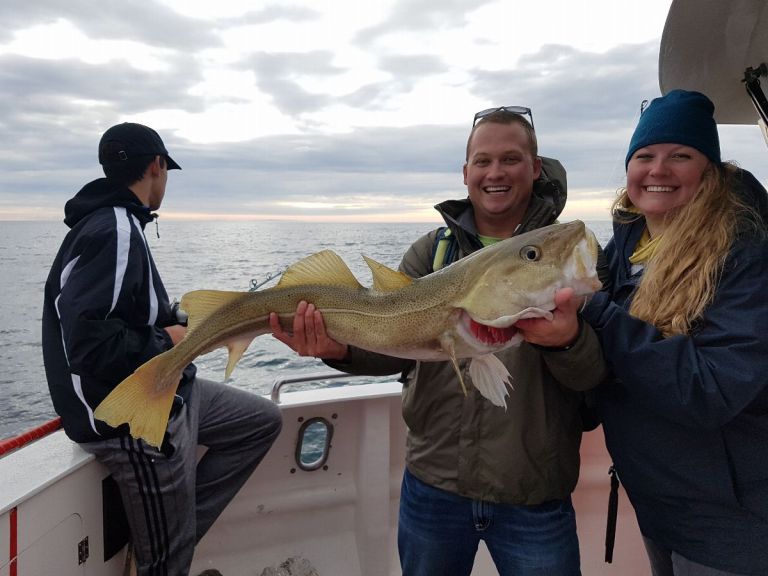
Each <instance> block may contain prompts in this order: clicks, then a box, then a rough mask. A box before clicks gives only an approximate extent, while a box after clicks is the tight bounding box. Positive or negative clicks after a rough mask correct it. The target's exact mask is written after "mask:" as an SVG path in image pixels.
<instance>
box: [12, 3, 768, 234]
mask: <svg viewBox="0 0 768 576" xmlns="http://www.w3.org/2000/svg"><path fill="white" fill-rule="evenodd" d="M497 4H498V3H494V2H480V3H476V2H474V1H472V2H470V1H464V0H449V1H448V3H447V4H446V3H445V2H442V3H437V2H428V1H417V2H413V1H405V0H403V1H400V2H394V3H392V4H391V5H389V6H388V7H387V5H385V4H381V5H376V6H375V7H369V8H366V10H363V11H362V12H358V11H351V9H350V8H347V9H344V8H343V7H339V6H337V4H336V3H334V5H333V7H334V10H335V11H334V12H332V13H329V12H326V11H325V9H324V8H322V7H315V5H314V4H311V3H307V5H306V6H302V5H301V4H300V3H296V4H291V5H282V4H277V3H274V4H266V5H264V6H263V7H260V8H259V9H257V10H250V11H248V10H247V9H246V10H243V11H242V13H240V14H237V12H236V10H235V8H234V7H233V6H234V4H230V3H225V4H222V6H221V9H218V7H217V9H216V10H213V9H211V7H210V6H208V5H203V4H200V5H199V6H198V12H197V14H198V17H190V16H184V15H182V14H179V13H178V12H177V11H175V10H173V9H172V8H170V7H169V6H170V5H171V0H165V3H160V2H151V1H148V2H142V3H138V2H136V1H133V0H129V1H128V2H122V3H120V4H117V3H104V4H102V5H101V10H97V11H95V12H94V10H93V3H91V2H85V1H84V0H75V1H74V2H67V3H61V2H58V1H55V2H54V1H53V0H41V1H38V2H20V1H17V2H7V3H2V4H0V18H2V20H1V21H2V22H3V27H2V30H0V98H2V100H3V102H5V103H7V104H6V106H4V107H3V108H2V109H0V218H2V217H3V216H4V215H6V216H7V214H9V213H11V212H13V214H18V213H21V210H20V208H19V207H20V206H26V207H27V208H28V213H29V214H32V215H40V214H48V215H50V214H53V215H54V217H57V218H58V217H59V214H60V213H61V210H62V206H63V204H64V201H65V200H66V199H67V198H68V197H70V196H71V195H72V194H74V192H76V191H77V190H78V189H79V188H80V187H81V186H82V185H83V184H84V183H86V182H87V181H89V180H92V179H94V178H98V177H99V176H101V171H100V167H99V166H98V164H97V162H96V145H97V143H98V140H99V138H100V136H101V133H102V132H103V131H104V130H105V129H106V128H107V127H109V126H110V125H112V124H115V123H118V122H122V121H125V120H132V121H139V122H144V123H147V124H150V125H152V126H153V127H155V128H156V129H157V130H158V131H159V132H160V133H161V135H162V137H163V139H164V140H165V143H166V145H167V147H168V149H169V150H170V152H171V154H172V155H173V156H174V158H175V159H177V160H178V161H179V162H180V164H181V165H182V166H183V170H182V171H181V172H175V173H173V174H172V177H171V180H170V185H169V186H170V190H169V194H168V196H167V198H166V203H165V204H164V206H163V210H164V212H165V211H167V212H168V213H171V214H172V213H174V212H175V213H182V212H183V213H187V214H189V213H192V212H199V213H218V214H234V213H240V212H247V213H252V214H258V215H262V216H274V217H277V216H281V217H283V216H285V217H287V216H289V215H291V214H294V215H295V216H297V217H300V216H307V215H312V216H316V217H331V216H332V214H334V213H335V214H338V215H340V216H349V217H352V216H357V217H361V218H362V217H373V216H381V215H382V214H386V215H388V216H389V217H391V218H393V219H396V218H397V217H398V215H400V217H405V215H411V216H412V215H414V214H422V215H423V214H430V215H431V206H432V204H434V203H436V202H438V201H440V200H443V199H446V198H461V197H463V196H464V195H465V193H466V190H465V188H464V186H463V184H462V181H461V166H462V164H463V161H464V152H465V145H466V138H467V136H468V133H469V129H470V127H471V118H472V114H473V113H474V112H475V111H476V110H479V109H482V108H487V107H490V106H498V105H515V104H517V105H525V106H529V107H531V108H532V109H533V118H534V122H535V125H536V129H537V133H538V137H539V148H540V152H541V154H543V155H547V156H551V157H555V158H558V159H559V160H560V161H561V162H562V163H563V164H564V165H565V167H566V168H567V170H568V183H569V195H570V200H571V201H572V203H573V206H574V207H582V208H584V209H587V208H589V207H594V206H597V205H599V203H600V202H603V203H604V204H605V205H606V206H607V204H608V202H609V200H610V198H611V197H612V195H613V192H614V190H615V189H616V188H617V187H618V186H619V185H620V184H621V182H622V180H623V178H624V154H625V151H626V145H627V142H628V141H629V137H630V135H631V132H632V129H633V127H634V125H635V123H636V121H637V117H638V114H639V105H640V102H641V101H642V100H643V99H650V98H653V97H655V96H657V95H658V93H659V92H658V90H659V89H658V83H657V82H658V80H657V76H656V74H657V72H656V66H657V61H658V43H659V41H658V38H655V39H650V40H647V41H644V42H636V43H633V44H622V45H618V46H614V47H612V48H607V49H604V50H600V51H596V50H594V49H585V48H577V47H574V46H573V45H564V44H562V43H556V42H554V41H553V40H555V39H556V37H557V35H556V34H552V35H550V36H549V37H548V38H547V41H546V42H544V43H538V44H531V45H530V46H528V45H526V46H525V48H523V49H514V50H511V51H508V52H506V53H503V54H502V56H503V57H502V58H501V59H499V58H498V57H493V58H491V57H490V55H492V54H496V55H498V51H499V50H501V49H502V48H501V44H500V42H501V41H502V40H504V38H501V37H487V35H484V34H483V33H482V32H483V30H484V29H485V26H483V24H485V25H489V26H490V25H495V24H496V23H497V22H496V20H493V21H490V20H484V18H485V19H487V18H498V15H497V14H498V11H497V10H496V8H497V7H498V6H497ZM183 6H186V4H185V5H183ZM206 6H208V7H207V8H206ZM318 6H319V5H318ZM202 8H206V10H208V11H209V12H210V14H211V15H210V16H205V17H203V16H199V15H200V14H202V12H201V11H200V10H202ZM181 9H182V8H179V10H181ZM376 10H378V11H376ZM505 10H506V11H502V13H503V14H505V15H506V16H508V15H509V14H508V12H509V9H508V8H505ZM369 12H376V13H375V14H370V15H369ZM189 13H192V14H194V13H195V12H193V11H190V12H189ZM236 14H237V15H236ZM343 16H349V17H350V18H352V17H354V21H350V23H349V24H347V23H346V22H342V21H341V20H339V21H336V20H334V18H336V19H338V18H341V17H343ZM369 16H370V17H369ZM506 16H505V17H506ZM62 21H66V22H68V23H69V24H68V25H67V26H69V28H68V27H63V28H62V27H61V26H60V24H57V23H60V22H62ZM48 25H50V26H53V28H51V30H53V31H54V32H62V31H63V32H64V33H66V34H69V35H70V36H68V38H73V37H74V38H76V39H77V40H78V42H81V43H82V45H83V46H84V47H87V48H88V50H89V51H91V52H93V51H96V52H99V51H101V52H103V54H99V56H101V57H100V58H95V59H86V58H85V57H84V56H83V57H78V56H77V54H76V53H75V52H73V51H68V50H65V49H64V48H66V47H65V46H62V47H61V50H60V52H61V53H58V54H57V53H44V54H34V55H30V53H26V52H25V49H23V47H21V44H20V43H19V42H18V41H17V40H18V38H20V37H21V36H23V35H24V34H27V33H28V32H29V30H31V29H33V28H35V27H40V26H48ZM72 27H74V28H72ZM329 27H330V28H329ZM45 30H47V29H45ZM73 30H74V32H73ZM478 30H480V33H479V34H478V33H477V31H478ZM51 33H53V32H51ZM77 34H81V35H82V37H81V36H77ZM20 35H21V36H20ZM73 35H74V36H73ZM542 35H543V36H546V30H542ZM350 38H352V39H353V42H352V44H350V43H349V39H350ZM458 39H462V42H461V46H460V48H461V50H458V51H452V49H453V48H454V46H453V44H456V42H455V40H458ZM116 41H119V42H123V44H120V45H119V46H118V47H120V48H123V49H129V51H128V52H126V53H119V51H117V52H112V50H113V49H114V48H115V45H114V44H111V43H113V42H116ZM25 46H26V45H25ZM33 47H34V46H33ZM108 47H109V50H108V49H107V48H108ZM31 52H32V53H34V50H32V51H31ZM70 52H72V53H71V54H70ZM134 52H141V53H142V58H136V57H135V54H134ZM232 127H236V128H237V131H236V136H234V137H228V133H229V132H228V130H229V131H230V132H231V131H232ZM214 128H215V129H219V128H220V130H217V131H216V132H215V133H216V135H217V136H216V137H215V138H213V137H209V138H205V137H204V136H205V134H206V133H209V132H210V130H211V129H214ZM207 131H208V132H207ZM220 134H221V136H219V135H220ZM721 142H722V146H723V155H724V157H727V158H735V159H737V160H739V161H741V162H743V163H744V165H745V167H747V168H751V169H753V170H754V171H755V174H756V175H757V176H758V178H760V179H761V180H762V181H766V180H768V168H763V166H765V163H764V162H760V161H758V160H756V158H760V157H759V156H757V155H759V154H762V157H764V154H765V148H764V144H763V143H762V140H761V138H760V136H759V132H758V131H757V128H756V127H738V128H736V127H724V128H721ZM419 206H421V208H419ZM590 209H591V208H590ZM601 214H602V213H601Z"/></svg>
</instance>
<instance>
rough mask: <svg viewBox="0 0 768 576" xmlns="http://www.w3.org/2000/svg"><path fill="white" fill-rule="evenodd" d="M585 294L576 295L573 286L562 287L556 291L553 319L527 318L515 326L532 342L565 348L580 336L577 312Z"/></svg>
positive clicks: (582, 303)
mask: <svg viewBox="0 0 768 576" xmlns="http://www.w3.org/2000/svg"><path fill="white" fill-rule="evenodd" d="M584 299H585V297H584V296H576V295H574V293H573V288H562V289H561V290H558V291H557V292H556V293H555V309H554V310H552V316H553V318H552V320H551V321H550V320H547V319H546V318H526V319H525V320H519V321H518V322H517V323H516V324H515V327H516V328H517V329H518V330H520V332H521V333H522V336H523V338H524V339H525V340H526V341H527V342H530V343H531V344H538V345H539V346H546V347H548V348H565V347H567V346H570V345H572V344H573V343H574V342H575V341H576V338H578V337H579V320H578V317H577V315H576V313H577V312H578V311H579V309H581V307H582V306H583V305H584Z"/></svg>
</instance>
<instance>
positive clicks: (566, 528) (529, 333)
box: [270, 106, 605, 576]
mask: <svg viewBox="0 0 768 576" xmlns="http://www.w3.org/2000/svg"><path fill="white" fill-rule="evenodd" d="M526 116H527V118H526ZM543 163H544V167H543ZM543 168H544V169H543ZM463 172H464V183H465V184H466V186H467V189H468V195H469V197H468V198H467V199H465V200H448V201H445V202H443V203H441V204H439V205H437V206H436V209H437V210H438V211H439V212H440V214H441V215H442V216H443V218H444V220H445V222H446V225H447V228H448V230H450V235H452V236H453V240H452V242H455V245H454V248H455V249H453V250H452V251H451V253H452V254H453V259H454V260H459V259H462V258H464V257H465V256H468V255H470V254H472V253H476V252H477V251H478V250H480V249H481V248H483V247H485V246H490V245H492V244H495V243H497V242H499V241H503V240H504V239H507V238H511V237H516V236H518V235H521V234H523V233H527V232H531V231H533V230H536V229H539V228H541V227H545V226H548V225H550V224H553V223H554V222H555V221H556V218H557V216H558V215H559V213H560V212H561V211H562V209H563V207H564V204H565V171H564V170H563V168H562V166H560V164H559V162H557V161H553V160H549V159H544V160H542V158H540V157H539V156H538V149H537V143H536V135H535V132H534V128H533V119H532V115H531V111H530V109H528V108H522V107H517V106H513V107H501V108H493V109H489V110H484V111H482V112H479V113H478V114H476V115H475V118H474V123H473V128H472V131H471V133H470V136H469V139H468V142H467V155H466V163H465V164H464V169H463ZM532 234H533V235H526V237H525V238H528V237H529V236H530V238H531V240H530V244H528V245H525V246H523V247H516V250H519V252H520V257H521V259H522V260H526V261H527V262H525V263H521V264H520V266H519V267H518V268H517V269H515V270H514V271H513V272H511V273H510V274H509V275H508V276H509V277H510V278H514V280H515V281H517V282H519V283H520V286H519V287H518V288H517V289H516V291H517V292H519V293H526V295H527V296H528V297H531V295H532V294H533V295H534V298H533V300H538V301H540V302H541V305H540V306H529V307H528V308H525V309H524V310H523V311H522V312H521V313H518V314H516V315H515V316H507V317H506V321H504V322H502V321H501V320H498V321H497V322H495V323H491V324H484V323H482V322H480V321H479V320H478V318H472V319H471V320H470V322H469V324H468V325H469V331H470V332H471V333H472V334H473V335H474V336H475V337H476V338H477V339H478V340H480V341H482V342H486V343H488V344H498V343H501V342H502V341H503V342H504V346H498V347H497V348H496V349H493V350H491V351H492V352H496V354H495V355H494V354H487V356H492V357H494V358H498V359H499V360H501V362H502V363H503V366H504V367H505V371H506V370H508V371H509V373H510V374H511V382H510V384H511V386H510V388H511V391H510V392H508V391H507V390H503V391H502V392H501V393H499V391H498V390H494V391H493V393H490V394H489V393H487V392H488V391H487V390H486V391H483V387H482V386H481V385H480V383H479V380H482V379H483V375H482V371H479V370H477V369H473V365H474V364H475V363H476V362H477V360H474V361H472V362H471V363H470V362H467V361H466V360H457V359H456V357H455V355H453V354H451V355H450V358H451V361H443V362H437V361H434V360H435V358H429V357H427V356H422V357H416V358H413V357H412V358H411V359H404V358H400V357H393V356H390V355H383V354H377V353H373V352H369V351H367V350H363V349H361V348H360V347H357V346H354V345H350V344H347V343H342V342H340V341H338V338H337V339H333V338H332V337H331V336H330V333H331V332H332V330H331V329H329V317H328V313H326V314H325V315H324V314H323V313H322V311H321V310H322V306H320V305H317V307H316V304H317V303H316V302H310V303H308V302H307V301H302V302H301V303H300V304H299V305H298V307H297V308H296V310H295V315H294V316H293V318H292V321H290V317H287V316H285V315H278V314H272V315H271V317H270V325H271V327H272V331H273V334H274V335H275V337H276V338H277V339H278V340H280V341H282V342H284V343H285V344H287V345H288V346H290V347H291V348H293V349H294V350H295V351H297V352H298V353H299V354H301V355H303V356H315V357H318V358H323V359H324V360H325V361H326V363H328V364H329V365H331V366H333V367H335V368H337V369H340V370H343V371H345V372H350V373H356V374H368V375H386V374H395V373H398V372H400V373H402V381H403V416H404V418H405V421H406V423H407V425H408V429H409V432H408V447H407V455H406V461H407V462H406V463H407V466H406V471H405V475H404V478H403V484H402V491H401V503H400V520H399V530H398V546H399V551H400V559H401V565H402V569H403V574H404V575H405V576H432V575H435V574H441V575H449V576H451V575H455V576H466V575H469V574H470V572H471V571H472V566H473V563H474V557H475V554H476V551H477V546H478V544H479V541H480V540H484V541H485V543H486V545H487V547H488V549H489V551H490V553H491V556H492V557H493V560H494V562H495V564H496V567H497V569H498V571H499V573H500V574H502V575H506V574H515V575H533V574H536V575H541V574H552V575H554V574H556V575H558V576H570V575H578V574H580V558H579V545H578V538H577V535H576V522H575V517H574V510H573V506H572V504H571V499H570V494H571V492H572V491H573V489H574V487H575V486H576V481H577V479H578V470H579V444H580V441H581V433H582V421H581V416H580V411H579V407H580V403H581V397H582V395H581V392H582V391H584V390H588V389H590V388H593V387H595V386H597V385H598V384H599V383H600V381H601V380H602V379H603V377H604V376H605V365H604V361H603V357H602V353H601V351H600V347H599V344H598V341H597V339H596V337H595V334H594V333H593V331H592V329H591V328H590V327H589V326H588V325H586V324H583V323H582V322H581V321H580V319H579V318H578V314H577V310H578V309H579V307H580V306H581V305H582V304H583V299H584V294H587V293H589V292H590V291H594V290H595V289H596V288H597V287H599V283H598V282H596V280H595V278H594V276H593V277H591V278H590V279H588V280H585V279H584V278H582V279H580V280H577V279H576V276H578V275H577V274H571V273H570V272H569V273H568V274H567V275H566V276H565V277H564V279H563V278H560V279H558V280H557V281H553V280H551V279H549V280H547V282H548V284H546V285H542V284H541V283H540V282H538V278H537V277H534V276H535V274H534V272H533V269H531V271H530V272H526V270H527V268H525V266H526V265H527V264H529V263H534V262H535V261H538V260H539V259H540V258H543V257H545V256H548V255H547V254H545V253H546V252H547V251H548V250H549V248H551V247H552V245H551V244H539V243H538V242H539V240H541V238H538V237H536V236H535V233H532ZM437 236H438V230H435V231H432V232H430V233H428V234H426V235H425V236H423V237H422V238H420V239H419V240H417V241H416V242H415V243H414V244H413V245H412V246H411V248H410V249H409V250H408V252H407V253H406V254H405V256H404V257H403V260H402V262H401V264H400V271H401V272H402V273H404V274H405V275H407V276H408V277H411V278H418V279H421V278H422V277H425V276H427V275H428V274H430V273H432V272H433V268H436V267H437V266H435V264H438V265H439V264H442V262H437V258H436V257H435V249H436V246H437V245H438V244H439V242H438V237H437ZM589 236H590V238H591V240H590V241H589V242H588V243H594V237H592V236H591V234H589ZM542 241H543V240H542ZM542 246H544V247H545V248H544V249H542ZM592 248H594V246H593V247H592ZM489 250H492V249H490V248H489ZM574 250H575V249H574ZM583 250H586V248H583ZM483 252H484V251H483ZM568 254H569V253H563V254H558V255H557V256H556V257H555V261H554V264H553V266H555V267H558V266H559V267H562V268H570V267H572V266H573V264H572V262H573V261H572V260H569V261H568V262H566V259H567V257H568ZM587 260H590V259H589V258H587V259H585V260H583V261H582V260H579V259H577V261H578V263H577V264H576V265H575V267H576V268H579V267H581V266H584V264H583V262H585V261H587ZM591 263H592V264H593V274H594V262H591ZM445 264H446V265H447V264H450V262H445ZM450 268H451V267H448V268H447V269H443V270H441V271H440V272H437V273H436V274H435V275H439V274H443V273H447V272H448V270H449V269H450ZM418 281H419V280H414V282H418ZM510 282H511V280H510ZM488 298H489V296H488V295H485V296H484V299H485V300H487V299H488ZM503 298H504V299H509V296H508V295H505V296H504V297H503ZM465 300H466V301H469V300H470V297H469V296H468V297H467V298H466V299H465ZM477 300H478V299H477V298H476V301H475V302H473V304H474V305H477ZM545 302H546V304H545ZM471 308H472V307H470V306H467V309H470V310H471ZM471 315H472V314H470V316H471ZM542 316H544V317H546V318H547V319H549V320H551V321H550V322H543V321H541V320H537V319H535V318H536V317H542ZM526 318H534V319H531V320H528V319H526ZM281 319H283V322H284V324H285V326H281V323H280V320H281ZM522 336H524V337H525V340H526V341H527V342H524V343H522V344H520V345H519V346H511V347H509V344H510V343H513V342H514V341H519V340H520V339H521V337H522ZM531 342H535V343H536V344H532V343H531ZM441 345H442V347H443V349H445V348H446V345H445V342H441ZM450 346H451V344H450V343H448V346H447V347H448V348H450ZM497 350H499V351H497ZM422 360H431V361H422ZM473 370H474V371H473ZM465 382H471V383H473V384H475V386H474V387H470V386H466V387H465ZM507 395H508V396H507ZM505 396H506V398H505ZM499 397H500V398H499Z"/></svg>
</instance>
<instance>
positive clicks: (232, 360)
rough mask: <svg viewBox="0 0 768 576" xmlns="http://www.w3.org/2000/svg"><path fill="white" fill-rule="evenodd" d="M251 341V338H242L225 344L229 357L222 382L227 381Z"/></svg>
mask: <svg viewBox="0 0 768 576" xmlns="http://www.w3.org/2000/svg"><path fill="white" fill-rule="evenodd" d="M252 341H253V338H251V337H248V338H242V339H240V340H233V341H232V342H229V343H228V344H227V350H228V351H229V356H228V357H227V370H226V372H224V380H227V379H229V376H230V374H232V370H234V369H235V365H236V364H237V363H238V362H239V361H240V358H242V357H243V354H244V353H245V351H246V350H247V349H248V346H250V344H251V342H252Z"/></svg>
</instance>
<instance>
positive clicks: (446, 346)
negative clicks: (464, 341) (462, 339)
mask: <svg viewBox="0 0 768 576" xmlns="http://www.w3.org/2000/svg"><path fill="white" fill-rule="evenodd" d="M440 346H441V347H442V349H443V351H444V352H446V353H447V354H448V355H449V356H450V357H451V364H453V369H454V370H455V371H456V376H458V378H459V384H461V390H462V391H463V392H464V396H466V395H467V386H466V384H464V378H463V377H462V375H461V367H460V366H459V361H458V359H457V358H456V351H455V350H454V347H453V336H451V335H450V334H443V335H442V336H441V337H440Z"/></svg>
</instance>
